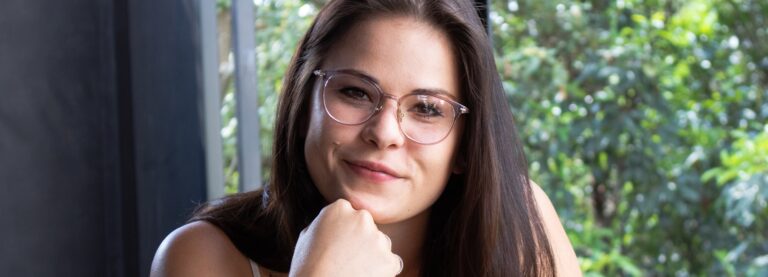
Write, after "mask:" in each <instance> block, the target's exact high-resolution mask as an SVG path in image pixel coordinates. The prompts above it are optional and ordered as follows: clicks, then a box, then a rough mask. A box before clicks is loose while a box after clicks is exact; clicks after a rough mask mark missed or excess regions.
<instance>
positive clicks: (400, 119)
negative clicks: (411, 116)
mask: <svg viewBox="0 0 768 277" xmlns="http://www.w3.org/2000/svg"><path fill="white" fill-rule="evenodd" d="M381 95H383V96H384V100H386V98H389V99H391V100H394V101H395V103H397V114H396V116H397V123H402V122H403V118H404V117H405V113H404V112H403V111H402V110H400V99H399V98H397V96H394V95H391V94H386V93H381ZM384 103H386V102H385V101H381V104H379V106H378V107H376V109H374V111H373V114H372V115H371V117H374V116H376V114H377V113H379V111H381V110H383V109H384Z"/></svg>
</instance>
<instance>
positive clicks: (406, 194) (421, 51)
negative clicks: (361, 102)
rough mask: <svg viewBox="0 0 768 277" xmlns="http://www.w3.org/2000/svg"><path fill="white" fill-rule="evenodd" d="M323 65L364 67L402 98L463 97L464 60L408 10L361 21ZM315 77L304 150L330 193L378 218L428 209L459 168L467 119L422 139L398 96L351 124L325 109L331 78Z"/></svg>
mask: <svg viewBox="0 0 768 277" xmlns="http://www.w3.org/2000/svg"><path fill="white" fill-rule="evenodd" d="M320 69H322V70H355V71H357V72H361V73H364V74H365V75H368V76H370V77H371V78H373V79H375V80H377V83H378V85H379V87H380V88H381V90H382V91H383V92H384V93H386V94H390V95H392V96H395V97H398V98H399V97H402V96H403V95H406V94H409V93H412V92H415V91H420V90H430V91H438V90H439V91H442V92H444V93H445V94H447V95H446V96H445V97H447V98H452V99H454V100H457V101H458V102H461V101H460V99H461V95H460V94H459V89H460V87H459V76H458V72H457V71H458V68H457V61H456V58H455V57H454V55H453V51H452V47H451V45H450V43H449V40H448V38H447V37H446V35H445V34H444V33H443V32H441V31H439V30H437V29H435V28H433V27H432V26H430V25H428V24H425V23H422V22H418V21H415V20H413V19H410V18H406V17H387V18H376V19H370V20H366V21H364V22H361V23H359V24H357V25H356V26H355V27H353V28H352V29H351V30H349V31H348V32H347V33H346V34H345V36H344V37H342V38H341V39H340V40H339V41H338V42H337V43H336V44H335V45H334V47H332V49H331V50H330V53H329V56H328V57H327V58H326V59H325V60H324V61H323V65H322V66H321V68H320ZM316 79H317V81H316V82H315V86H314V89H313V93H312V104H311V111H310V117H311V119H310V124H309V129H308V131H307V137H306V143H305V146H304V155H305V158H306V160H307V165H308V167H309V173H310V175H311V178H312V180H313V181H314V183H315V185H316V186H317V188H318V190H319V191H320V193H321V194H322V195H323V197H324V198H325V199H326V200H327V201H333V200H335V199H338V198H344V199H346V200H348V201H350V202H351V203H352V205H353V206H354V207H355V208H356V209H365V210H368V211H369V212H370V213H371V214H372V215H373V218H374V220H375V221H376V223H378V224H388V223H395V222H400V221H403V220H406V219H410V218H412V217H414V216H416V215H420V214H426V213H424V212H425V211H427V210H428V209H429V207H430V206H431V205H432V204H433V203H434V202H435V201H436V200H437V198H438V197H439V196H440V194H441V193H442V191H443V189H444V188H445V185H446V183H447V181H448V178H449V176H450V174H451V172H452V171H453V170H454V167H453V165H454V163H455V162H454V157H455V156H456V154H455V153H456V151H457V149H456V148H457V145H458V143H459V138H460V134H461V132H462V124H461V122H462V121H461V120H457V121H456V124H455V125H454V126H453V128H452V129H451V131H450V133H449V134H448V135H447V137H445V139H443V140H442V141H440V142H439V143H436V144H431V145H424V144H419V143H416V142H414V141H412V140H410V139H408V137H406V136H405V134H404V133H403V132H401V129H400V127H399V125H398V118H397V110H398V107H397V105H398V104H397V101H396V100H392V99H387V100H385V102H384V104H383V107H382V109H381V110H380V111H378V113H376V114H375V115H374V116H373V117H372V118H370V119H369V120H367V121H366V122H364V123H362V124H359V125H344V124H341V123H339V122H338V121H337V120H335V119H334V118H331V117H330V116H329V115H328V114H327V113H326V109H325V104H324V101H323V94H322V93H323V80H324V78H322V77H316ZM401 109H406V107H401Z"/></svg>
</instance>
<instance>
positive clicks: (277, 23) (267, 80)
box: [217, 0, 318, 193]
mask: <svg viewBox="0 0 768 277" xmlns="http://www.w3.org/2000/svg"><path fill="white" fill-rule="evenodd" d="M254 3H255V4H256V5H255V14H254V16H255V18H256V22H255V25H254V27H255V39H256V53H257V55H256V63H257V68H256V73H257V90H258V93H259V121H260V126H261V132H260V134H261V137H260V140H261V156H262V167H263V168H262V172H263V174H264V175H263V177H264V180H267V179H268V178H269V172H270V171H269V169H270V167H271V162H272V159H271V156H272V130H273V127H274V122H275V113H276V108H277V100H278V97H279V93H280V90H281V89H282V78H283V74H284V73H285V70H286V68H287V66H288V63H289V62H290V60H291V57H292V56H293V49H295V48H296V44H297V43H298V41H299V39H301V35H303V34H304V32H305V31H306V29H308V28H309V25H310V24H311V20H312V18H313V17H314V15H315V13H317V9H318V8H317V7H316V6H315V5H316V4H314V3H313V2H308V1H298V0H293V1H280V0H261V1H254ZM217 4H218V12H219V16H220V17H224V18H229V7H230V1H227V0H218V2H217ZM224 23H225V24H226V23H228V22H224ZM228 31H229V30H228V29H227V30H225V32H228ZM220 44H221V42H220ZM220 46H221V45H220ZM225 47H227V48H228V44H226V46H225ZM230 59H231V56H230ZM223 62H224V66H223V67H224V68H228V67H229V68H231V66H232V64H231V63H232V61H231V60H229V61H223ZM223 75H224V76H223V79H224V82H225V84H224V98H223V99H224V100H223V101H222V120H223V122H224V124H223V126H224V127H223V129H222V137H223V140H224V157H225V158H224V159H225V166H226V168H225V176H226V192H227V193H234V192H237V191H238V185H239V184H238V179H239V178H238V177H239V173H238V171H237V149H236V145H237V135H236V134H237V119H236V118H235V105H236V101H235V98H234V96H233V94H234V84H233V82H232V81H233V80H232V72H231V70H230V71H226V70H225V71H224V72H223Z"/></svg>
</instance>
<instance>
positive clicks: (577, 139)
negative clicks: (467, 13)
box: [492, 0, 768, 276]
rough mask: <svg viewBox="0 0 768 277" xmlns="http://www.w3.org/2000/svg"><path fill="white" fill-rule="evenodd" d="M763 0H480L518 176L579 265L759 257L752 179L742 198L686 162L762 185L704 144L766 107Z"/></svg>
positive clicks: (647, 266) (765, 112)
mask: <svg viewBox="0 0 768 277" xmlns="http://www.w3.org/2000/svg"><path fill="white" fill-rule="evenodd" d="M766 7H767V4H765V3H761V2H758V1H739V2H734V1H716V0H711V1H703V0H697V1H676V0H668V1H631V0H625V1H615V2H614V1H557V2H554V1H508V2H502V1H495V2H494V7H493V9H492V11H493V14H492V22H493V24H494V30H496V32H495V33H494V42H495V45H496V51H497V54H498V65H499V69H500V71H501V74H502V76H503V79H504V80H505V84H504V85H505V88H506V89H507V92H508V95H509V100H510V104H511V106H512V109H513V110H514V112H515V114H516V115H517V121H518V123H519V124H520V129H521V132H522V133H523V137H524V138H526V147H527V150H528V157H529V159H530V161H531V171H532V176H533V178H534V179H536V180H537V181H538V182H539V183H540V184H542V185H543V186H544V187H545V189H546V190H547V191H548V192H549V194H550V196H551V197H552V198H553V201H555V205H556V206H557V207H558V208H559V212H560V214H561V216H562V217H563V221H564V223H565V224H566V227H567V228H568V230H569V234H570V236H571V239H572V240H573V242H574V245H575V246H576V248H577V252H578V254H579V256H580V257H581V259H582V268H583V269H584V270H585V271H586V272H588V273H589V274H588V275H607V276H613V275H683V276H685V275H760V274H763V273H764V272H766V268H767V267H768V256H767V255H766V254H768V244H766V242H765V237H766V228H765V227H766V226H765V218H766V217H765V216H763V217H762V218H760V217H759V215H765V212H766V207H765V199H766V197H765V194H757V193H754V194H750V195H749V197H751V198H749V199H743V197H744V194H739V193H734V191H735V192H739V191H740V190H744V189H747V188H746V187H744V186H745V185H737V184H734V183H729V184H728V185H726V184H725V183H727V182H726V181H723V182H720V183H718V182H715V181H713V180H712V179H711V178H710V179H708V178H701V176H702V174H704V172H706V171H707V170H709V169H712V168H717V167H718V166H725V167H724V168H723V169H722V170H720V171H711V172H712V173H710V175H720V174H721V173H724V172H738V174H737V175H748V176H749V177H745V178H747V179H746V180H750V182H751V183H749V184H750V186H749V187H748V189H751V190H748V191H750V192H752V191H755V192H757V191H766V190H768V184H767V182H766V180H765V178H763V177H761V176H763V175H760V174H757V173H754V174H752V173H749V172H746V171H744V168H743V166H741V165H743V164H744V162H743V160H738V159H736V160H738V161H736V162H732V164H739V166H734V165H728V164H725V165H724V164H723V163H724V161H723V159H721V155H720V152H721V151H724V150H726V149H731V148H733V147H734V146H735V145H737V144H734V142H735V141H737V140H739V139H742V140H747V141H749V138H751V137H752V136H754V134H756V133H758V132H760V131H761V130H762V129H763V128H764V127H763V126H764V125H763V124H764V122H766V118H768V103H766V101H765V99H766V97H767V96H768V90H767V89H768V86H767V85H766V82H765V79H766V76H767V75H766V70H765V69H766V68H768V59H766V58H765V57H766V56H765V53H767V52H766V51H768V43H767V42H766V38H768V29H766V28H765V26H766V24H765V21H766V19H765V16H766V15H768V10H766ZM737 134H741V135H737ZM743 144H749V143H748V142H743ZM737 153H738V152H737ZM757 153H759V152H757ZM757 153H755V154H757ZM733 155H736V156H738V154H733ZM722 157H733V156H728V155H725V154H724V155H722ZM756 157H757V158H756V160H757V161H754V162H762V163H765V162H766V161H765V159H766V156H764V155H763V156H760V154H758V155H757V156H756ZM734 159H735V158H734ZM750 168H752V169H754V170H753V171H759V170H760V169H761V168H764V167H760V166H754V167H750ZM731 174H733V173H731ZM740 180H743V179H740ZM734 186H735V187H734ZM736 188H738V189H736ZM739 197H742V198H739ZM745 211H748V212H745ZM735 215H740V216H742V217H736V216H735ZM749 215H753V216H749ZM744 216H746V219H748V220H746V221H745V219H744V218H743V217H744ZM737 218H741V219H740V220H741V221H739V220H737ZM739 222H741V223H746V222H749V223H750V225H749V226H744V225H741V226H739Z"/></svg>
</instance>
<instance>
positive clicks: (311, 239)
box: [289, 199, 403, 276]
mask: <svg viewBox="0 0 768 277" xmlns="http://www.w3.org/2000/svg"><path fill="white" fill-rule="evenodd" d="M402 264H403V263H402V260H401V259H400V257H399V256H397V255H395V254H394V253H392V242H391V241H390V239H389V237H387V235H385V234H384V233H382V232H381V231H379V229H378V228H377V227H376V224H375V223H374V222H373V217H372V216H371V214H370V213H369V212H368V211H366V210H355V209H354V208H352V204H350V203H349V202H348V201H347V200H344V199H339V200H336V202H333V203H331V204H330V205H328V206H326V207H325V208H323V210H321V211H320V214H318V215H317V217H316V218H315V220H314V221H312V224H310V225H309V227H307V229H304V231H302V232H301V234H300V235H299V240H298V242H297V243H296V249H295V250H294V253H293V259H292V261H291V271H290V274H289V275H290V276H395V275H397V274H399V273H400V271H401V270H402Z"/></svg>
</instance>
